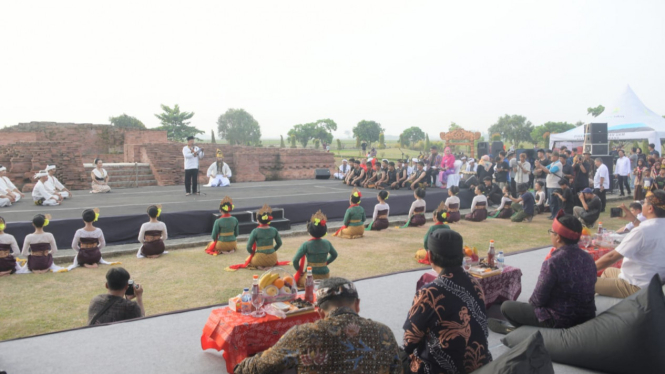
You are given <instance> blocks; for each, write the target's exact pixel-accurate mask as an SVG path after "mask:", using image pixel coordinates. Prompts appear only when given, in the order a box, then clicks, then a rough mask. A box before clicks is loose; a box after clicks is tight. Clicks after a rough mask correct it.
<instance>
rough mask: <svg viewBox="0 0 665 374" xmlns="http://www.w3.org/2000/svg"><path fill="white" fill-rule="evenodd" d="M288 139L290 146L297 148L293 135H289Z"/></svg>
mask: <svg viewBox="0 0 665 374" xmlns="http://www.w3.org/2000/svg"><path fill="white" fill-rule="evenodd" d="M289 141H290V142H291V148H298V146H297V145H296V137H295V135H289Z"/></svg>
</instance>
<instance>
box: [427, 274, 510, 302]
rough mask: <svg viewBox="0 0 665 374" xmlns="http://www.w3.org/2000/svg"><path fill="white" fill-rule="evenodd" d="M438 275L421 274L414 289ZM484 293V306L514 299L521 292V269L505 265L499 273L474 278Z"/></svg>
mask: <svg viewBox="0 0 665 374" xmlns="http://www.w3.org/2000/svg"><path fill="white" fill-rule="evenodd" d="M437 276H438V275H437V274H436V273H435V272H434V271H429V272H427V273H425V274H423V276H422V277H420V279H419V280H418V283H417V285H416V289H417V290H419V289H420V288H421V287H422V286H424V285H426V284H427V283H430V282H432V281H433V280H434V279H436V277H437ZM476 279H478V282H480V286H481V287H482V288H483V292H484V293H485V307H486V308H489V307H490V306H492V304H494V303H496V302H501V301H505V300H512V301H515V300H517V298H518V297H519V296H520V293H522V270H520V269H519V268H516V267H512V266H506V267H505V268H504V269H503V272H502V273H501V274H499V275H495V276H493V277H487V278H476Z"/></svg>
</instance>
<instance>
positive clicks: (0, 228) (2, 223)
mask: <svg viewBox="0 0 665 374" xmlns="http://www.w3.org/2000/svg"><path fill="white" fill-rule="evenodd" d="M5 227H6V226H5V223H4V222H0V231H5Z"/></svg>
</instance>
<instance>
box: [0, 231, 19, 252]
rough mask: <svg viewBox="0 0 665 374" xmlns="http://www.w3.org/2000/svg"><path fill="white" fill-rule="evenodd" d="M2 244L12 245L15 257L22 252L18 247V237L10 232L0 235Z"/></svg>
mask: <svg viewBox="0 0 665 374" xmlns="http://www.w3.org/2000/svg"><path fill="white" fill-rule="evenodd" d="M0 244H9V245H10V246H11V247H12V255H14V257H17V256H18V255H19V254H20V253H21V252H20V250H19V249H18V243H17V242H16V238H14V236H12V235H9V234H6V233H5V234H1V235H0Z"/></svg>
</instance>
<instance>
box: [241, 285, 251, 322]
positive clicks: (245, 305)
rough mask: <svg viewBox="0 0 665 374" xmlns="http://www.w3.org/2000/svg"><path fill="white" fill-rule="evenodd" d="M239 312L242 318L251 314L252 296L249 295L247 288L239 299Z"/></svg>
mask: <svg viewBox="0 0 665 374" xmlns="http://www.w3.org/2000/svg"><path fill="white" fill-rule="evenodd" d="M240 312H241V313H242V314H243V315H244V316H248V315H250V314H252V295H250V294H249V288H245V289H244V291H243V292H242V296H241V297H240Z"/></svg>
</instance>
